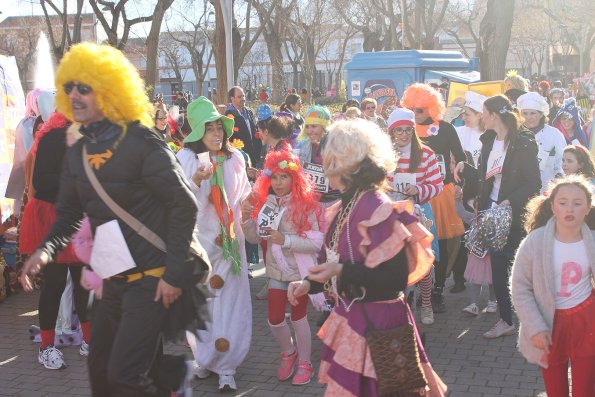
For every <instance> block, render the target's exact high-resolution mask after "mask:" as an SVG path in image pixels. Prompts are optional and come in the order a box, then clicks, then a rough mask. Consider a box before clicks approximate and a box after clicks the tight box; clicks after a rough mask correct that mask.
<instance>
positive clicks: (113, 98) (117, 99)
mask: <svg viewBox="0 0 595 397" xmlns="http://www.w3.org/2000/svg"><path fill="white" fill-rule="evenodd" d="M71 81H78V82H81V83H84V84H88V85H90V86H91V87H92V88H93V91H94V92H95V93H96V94H97V105H98V106H99V109H101V111H102V112H103V115H104V116H105V118H107V119H108V120H110V121H111V122H113V123H116V124H118V125H120V126H122V127H125V126H126V124H128V123H130V122H132V121H136V120H138V121H139V122H140V123H141V124H143V125H145V126H147V127H149V128H150V127H153V120H152V112H154V108H153V105H152V104H151V103H150V102H149V98H148V96H147V93H146V91H145V84H144V82H143V80H142V79H141V77H140V76H139V74H138V71H137V70H136V68H135V67H134V65H132V63H130V61H129V60H128V59H127V58H126V57H125V56H124V54H123V53H122V52H121V51H119V50H117V49H116V48H114V47H111V46H109V45H99V44H95V43H89V42H86V43H79V44H76V45H74V46H72V48H71V49H70V51H68V52H67V53H66V54H65V55H64V57H63V58H62V60H61V61H60V65H59V66H58V70H57V71H56V87H57V88H58V90H57V94H56V107H57V109H58V111H60V112H62V113H63V114H65V115H66V117H67V118H69V119H70V120H72V107H71V104H70V100H69V99H68V95H66V93H65V92H64V90H62V86H63V85H64V84H66V83H68V82H71Z"/></svg>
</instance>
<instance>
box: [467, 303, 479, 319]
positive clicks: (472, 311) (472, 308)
mask: <svg viewBox="0 0 595 397" xmlns="http://www.w3.org/2000/svg"><path fill="white" fill-rule="evenodd" d="M463 311H464V312H467V313H469V314H473V315H474V316H477V315H478V314H479V307H477V305H476V304H475V303H472V304H470V305H469V306H467V307H466V308H464V309H463Z"/></svg>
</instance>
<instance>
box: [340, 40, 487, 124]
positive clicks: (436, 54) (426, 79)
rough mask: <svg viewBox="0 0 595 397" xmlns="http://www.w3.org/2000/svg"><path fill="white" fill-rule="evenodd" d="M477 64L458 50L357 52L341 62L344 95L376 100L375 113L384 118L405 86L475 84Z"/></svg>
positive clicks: (396, 101) (360, 99)
mask: <svg viewBox="0 0 595 397" xmlns="http://www.w3.org/2000/svg"><path fill="white" fill-rule="evenodd" d="M477 67H478V63H477V60H476V59H472V60H470V59H467V58H465V57H464V56H463V55H462V54H461V53H460V52H458V51H420V50H404V51H382V52H360V53H358V54H355V56H354V57H353V59H352V60H351V61H350V62H348V63H347V64H346V65H345V70H347V91H348V92H347V95H348V98H350V99H357V100H358V101H360V102H361V101H362V99H364V98H367V97H371V98H374V99H376V101H377V102H378V107H379V109H378V110H377V112H378V113H382V114H383V115H384V116H385V117H386V116H387V115H388V113H390V111H392V109H393V108H394V107H395V106H397V105H398V102H399V98H401V96H402V95H403V92H404V91H405V89H406V88H407V87H408V86H409V85H411V84H413V83H415V82H420V83H436V84H437V85H442V84H443V83H449V82H451V81H456V82H460V83H465V84H470V83H475V82H478V81H480V76H479V72H478V71H477V70H476V69H477ZM445 94H446V92H445ZM445 99H446V95H445Z"/></svg>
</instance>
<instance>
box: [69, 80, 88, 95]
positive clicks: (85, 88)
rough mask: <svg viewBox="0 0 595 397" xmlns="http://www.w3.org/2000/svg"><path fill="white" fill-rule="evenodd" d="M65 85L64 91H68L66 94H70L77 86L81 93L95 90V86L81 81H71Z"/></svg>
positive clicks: (84, 93) (85, 93)
mask: <svg viewBox="0 0 595 397" xmlns="http://www.w3.org/2000/svg"><path fill="white" fill-rule="evenodd" d="M63 87H64V93H66V95H70V93H71V92H72V90H73V89H74V88H75V87H76V90H77V91H78V92H79V94H81V95H87V94H90V93H91V92H92V91H93V88H91V86H90V85H87V84H81V83H73V82H72V81H71V82H70V83H66V84H64V86H63Z"/></svg>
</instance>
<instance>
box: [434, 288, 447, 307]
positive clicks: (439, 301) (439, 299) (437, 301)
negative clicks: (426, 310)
mask: <svg viewBox="0 0 595 397" xmlns="http://www.w3.org/2000/svg"><path fill="white" fill-rule="evenodd" d="M432 309H433V310H434V313H444V312H445V311H446V305H445V304H444V297H443V296H442V288H440V287H436V288H434V290H433V291H432Z"/></svg>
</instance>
